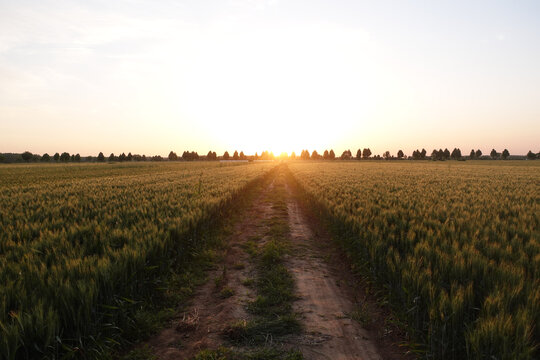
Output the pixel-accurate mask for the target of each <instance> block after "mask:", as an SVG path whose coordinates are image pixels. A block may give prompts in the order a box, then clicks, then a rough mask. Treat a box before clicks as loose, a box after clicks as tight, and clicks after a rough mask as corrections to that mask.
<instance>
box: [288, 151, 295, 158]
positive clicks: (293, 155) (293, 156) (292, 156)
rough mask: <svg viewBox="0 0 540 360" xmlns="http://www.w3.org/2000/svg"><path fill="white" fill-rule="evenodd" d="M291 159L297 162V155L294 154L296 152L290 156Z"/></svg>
mask: <svg viewBox="0 0 540 360" xmlns="http://www.w3.org/2000/svg"><path fill="white" fill-rule="evenodd" d="M289 159H291V160H296V154H295V153H294V151H293V152H292V153H291V156H289Z"/></svg>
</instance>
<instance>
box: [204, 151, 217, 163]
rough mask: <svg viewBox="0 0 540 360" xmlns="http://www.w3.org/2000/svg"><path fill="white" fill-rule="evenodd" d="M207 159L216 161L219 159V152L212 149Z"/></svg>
mask: <svg viewBox="0 0 540 360" xmlns="http://www.w3.org/2000/svg"><path fill="white" fill-rule="evenodd" d="M206 160H209V161H214V160H217V154H216V152H215V151H212V150H210V151H209V152H208V154H207V155H206Z"/></svg>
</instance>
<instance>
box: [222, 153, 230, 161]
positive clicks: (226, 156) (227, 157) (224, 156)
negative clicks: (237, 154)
mask: <svg viewBox="0 0 540 360" xmlns="http://www.w3.org/2000/svg"><path fill="white" fill-rule="evenodd" d="M229 158H230V155H229V152H228V151H225V152H224V153H223V160H229Z"/></svg>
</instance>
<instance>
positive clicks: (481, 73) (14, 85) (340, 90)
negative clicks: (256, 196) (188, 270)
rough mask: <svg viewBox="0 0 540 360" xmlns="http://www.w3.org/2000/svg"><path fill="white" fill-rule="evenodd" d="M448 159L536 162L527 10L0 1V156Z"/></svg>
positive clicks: (450, 4) (494, 4) (535, 54)
mask: <svg viewBox="0 0 540 360" xmlns="http://www.w3.org/2000/svg"><path fill="white" fill-rule="evenodd" d="M456 146H457V147H460V148H461V150H462V151H463V152H465V153H468V152H469V151H470V149H471V148H475V149H476V148H478V147H479V148H481V149H482V150H483V152H484V153H487V152H489V150H491V148H495V149H497V150H499V151H502V150H503V149H504V148H505V147H506V148H508V149H509V150H510V153H513V154H524V153H526V152H527V151H528V150H529V149H532V150H533V151H535V152H536V151H538V150H540V1H538V0H533V1H510V0H508V1H493V0H492V1H474V0H468V1H380V0H377V1H358V0H357V1H352V0H351V1H338V0H328V1H318V0H305V1H294V0H292V1H285V0H274V1H271V0H267V1H263V0H261V1H256V0H251V1H249V0H231V1H226V0H221V1H204V0H194V1H142V0H131V1H117V0H115V1H110V0H107V1H105V0H103V1H87V0H85V1H74V0H69V1H46V0H40V1H26V0H17V1H11V0H9V1H7V0H0V152H22V151H24V150H30V151H32V152H35V153H44V152H49V153H54V152H57V151H58V152H62V151H68V152H71V153H76V152H78V153H81V154H82V155H87V154H91V155H95V154H97V152H99V151H103V152H104V153H106V154H108V153H110V152H115V153H119V152H126V153H127V152H128V151H131V152H133V153H145V154H162V155H166V154H167V153H168V152H169V151H170V150H175V151H177V152H182V151H183V150H188V149H189V150H196V151H199V152H200V153H206V152H207V151H208V150H210V149H212V150H215V151H217V152H218V153H222V152H223V151H224V150H226V149H227V150H229V151H232V150H235V149H238V150H243V151H244V152H246V153H254V152H255V151H259V152H260V151H261V150H263V149H269V150H272V151H274V152H280V151H289V152H290V151H296V152H297V153H298V152H299V151H300V150H301V149H303V148H308V149H309V150H313V149H317V150H319V151H322V150H324V149H325V148H334V150H335V151H336V153H341V151H343V150H344V149H347V148H350V149H351V150H353V152H354V151H356V149H357V148H359V147H362V148H363V147H370V148H371V149H372V150H373V152H374V153H382V152H383V151H385V150H390V151H391V152H392V153H396V152H397V150H398V149H403V150H404V151H405V153H406V154H409V155H410V153H411V152H412V150H414V149H416V148H421V147H425V148H426V149H427V150H428V152H431V150H432V149H433V148H434V147H437V148H440V147H442V148H445V147H448V148H450V150H451V149H452V148H454V147H456ZM338 155H339V154H338Z"/></svg>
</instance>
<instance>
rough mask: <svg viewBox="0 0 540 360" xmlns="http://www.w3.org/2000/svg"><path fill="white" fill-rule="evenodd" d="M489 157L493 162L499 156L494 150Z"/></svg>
mask: <svg viewBox="0 0 540 360" xmlns="http://www.w3.org/2000/svg"><path fill="white" fill-rule="evenodd" d="M489 156H491V158H492V159H493V160H495V159H497V158H498V157H499V154H497V151H496V150H495V149H491V152H490V153H489Z"/></svg>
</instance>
